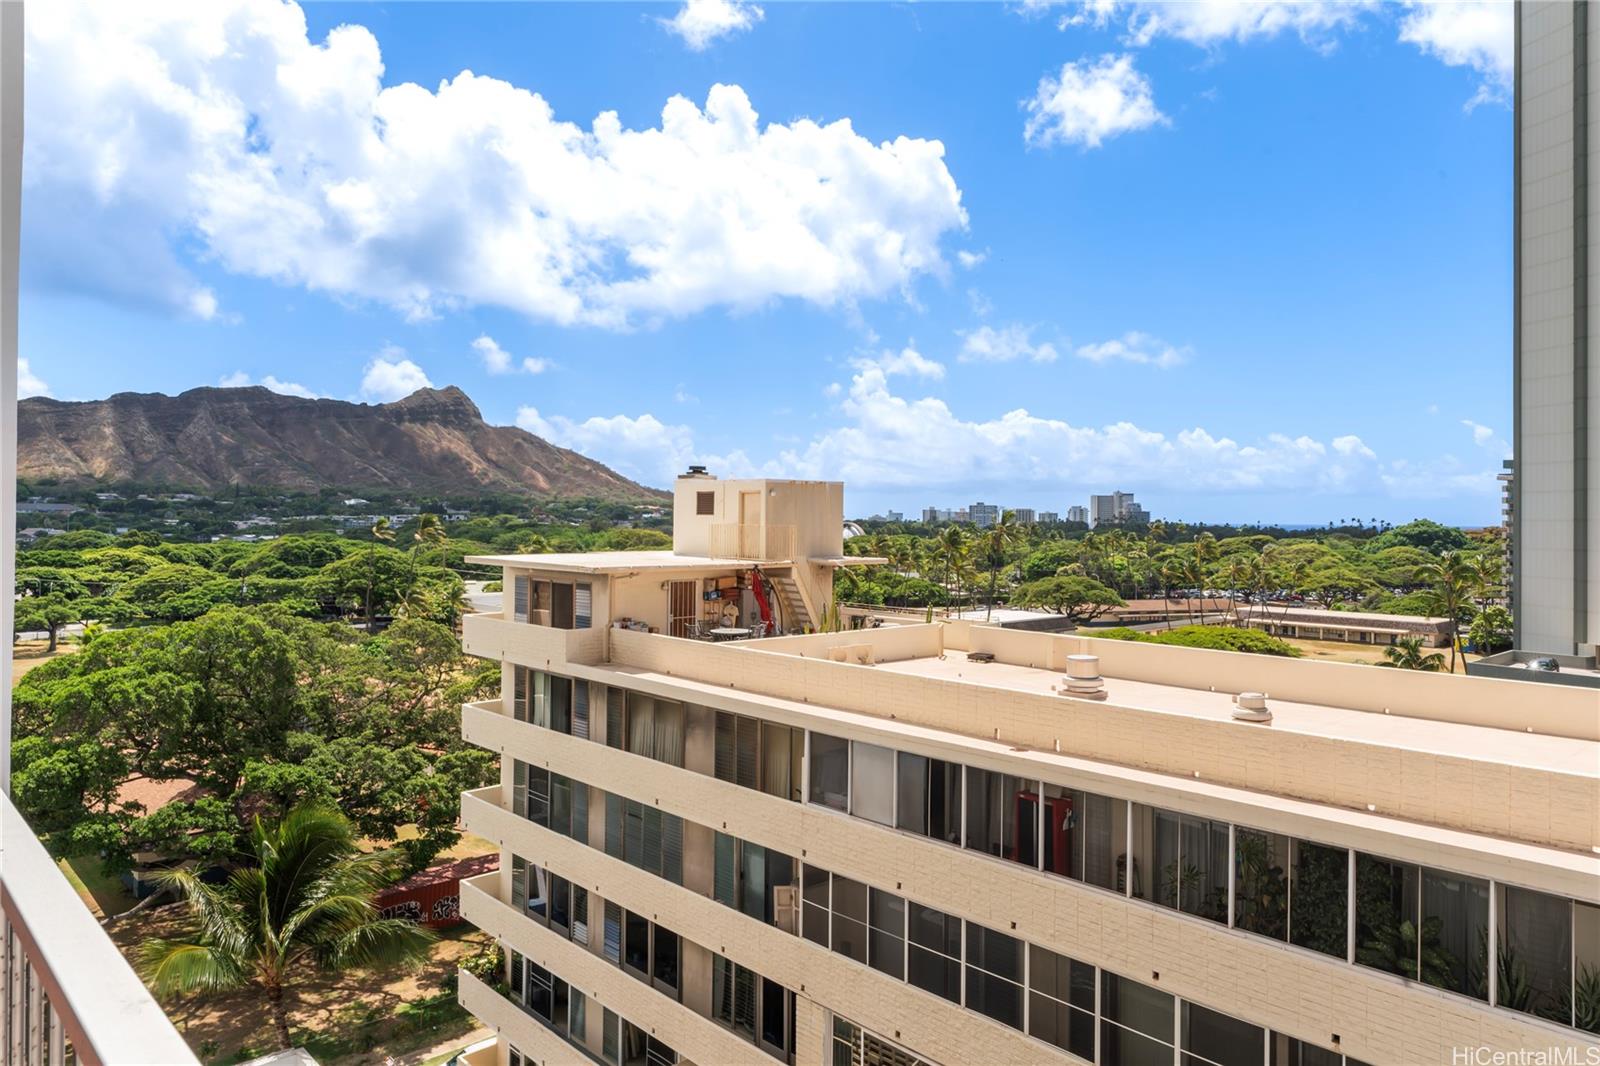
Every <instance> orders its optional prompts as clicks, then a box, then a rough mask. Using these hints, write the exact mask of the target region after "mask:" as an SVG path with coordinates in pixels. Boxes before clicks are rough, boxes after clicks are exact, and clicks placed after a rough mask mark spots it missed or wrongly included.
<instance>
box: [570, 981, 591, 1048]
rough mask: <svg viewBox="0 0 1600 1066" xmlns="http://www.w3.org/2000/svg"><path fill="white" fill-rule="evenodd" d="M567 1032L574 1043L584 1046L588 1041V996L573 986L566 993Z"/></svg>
mask: <svg viewBox="0 0 1600 1066" xmlns="http://www.w3.org/2000/svg"><path fill="white" fill-rule="evenodd" d="M567 996H568V1000H567V1002H568V1006H567V1032H568V1033H570V1034H571V1035H572V1040H573V1042H574V1043H577V1044H581V1045H583V1046H585V1047H587V1046H588V1042H589V997H587V996H585V995H584V994H583V993H582V992H580V991H579V990H578V989H576V988H574V989H572V990H571V991H570V992H568V993H567Z"/></svg>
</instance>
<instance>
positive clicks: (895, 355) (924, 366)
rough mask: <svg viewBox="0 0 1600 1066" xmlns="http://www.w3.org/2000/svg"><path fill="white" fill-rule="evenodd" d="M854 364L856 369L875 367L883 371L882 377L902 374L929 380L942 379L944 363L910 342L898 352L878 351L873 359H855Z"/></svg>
mask: <svg viewBox="0 0 1600 1066" xmlns="http://www.w3.org/2000/svg"><path fill="white" fill-rule="evenodd" d="M855 366H856V368H857V369H866V368H867V367H876V368H877V369H879V370H881V371H882V372H883V375H884V377H894V376H895V375H896V374H903V375H905V376H907V377H915V378H926V379H928V380H929V381H943V380H944V364H943V363H940V362H936V361H935V360H932V359H929V358H927V357H926V356H924V355H923V354H922V353H921V352H919V351H917V350H916V349H915V348H913V347H912V346H911V345H910V344H908V345H906V346H905V347H904V348H902V349H900V350H899V351H898V352H891V351H884V352H880V353H879V354H878V356H877V358H875V359H857V360H855Z"/></svg>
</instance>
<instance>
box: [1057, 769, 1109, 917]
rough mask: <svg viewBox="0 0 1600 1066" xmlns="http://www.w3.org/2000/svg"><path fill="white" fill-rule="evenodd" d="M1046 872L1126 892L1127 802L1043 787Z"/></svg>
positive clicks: (1091, 793)
mask: <svg viewBox="0 0 1600 1066" xmlns="http://www.w3.org/2000/svg"><path fill="white" fill-rule="evenodd" d="M1044 818H1045V824H1044V869H1045V870H1046V871H1047V872H1049V873H1053V874H1060V875H1061V876H1063V877H1070V878H1072V879H1073V880H1074V881H1082V882H1083V883H1084V884H1088V885H1094V886H1096V887H1097V888H1106V889H1111V890H1112V891H1115V892H1122V891H1124V881H1125V878H1126V873H1127V871H1126V865H1127V861H1128V802H1127V800H1119V799H1111V798H1109V797H1107V796H1100V795H1096V794H1095V793H1093V792H1084V791H1082V790H1080V789H1075V788H1065V787H1063V786H1061V785H1051V784H1047V785H1045V786H1044Z"/></svg>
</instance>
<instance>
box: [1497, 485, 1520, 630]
mask: <svg viewBox="0 0 1600 1066" xmlns="http://www.w3.org/2000/svg"><path fill="white" fill-rule="evenodd" d="M1500 466H1501V467H1502V470H1501V472H1500V473H1499V474H1498V475H1496V477H1497V479H1498V480H1499V482H1500V532H1501V534H1502V535H1501V538H1500V540H1501V543H1502V545H1503V550H1504V553H1505V554H1504V558H1503V560H1502V562H1501V570H1502V573H1501V578H1502V579H1503V580H1504V582H1505V590H1506V610H1508V611H1510V612H1512V614H1513V615H1515V614H1516V610H1517V601H1516V588H1517V582H1516V578H1515V577H1514V576H1513V573H1514V571H1513V564H1514V562H1515V559H1516V553H1515V552H1513V551H1512V550H1511V545H1512V542H1513V538H1514V535H1515V533H1516V528H1517V464H1516V460H1514V459H1507V460H1506V461H1505V462H1503V463H1501V464H1500Z"/></svg>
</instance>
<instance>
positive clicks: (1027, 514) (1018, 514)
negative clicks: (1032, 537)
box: [1011, 507, 1038, 526]
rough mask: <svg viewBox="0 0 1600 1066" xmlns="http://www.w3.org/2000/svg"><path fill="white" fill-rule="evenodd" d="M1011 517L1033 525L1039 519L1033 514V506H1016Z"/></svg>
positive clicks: (1024, 523)
mask: <svg viewBox="0 0 1600 1066" xmlns="http://www.w3.org/2000/svg"><path fill="white" fill-rule="evenodd" d="M1011 517H1012V518H1013V519H1015V520H1016V521H1017V522H1019V523H1021V524H1023V525H1030V526H1031V525H1033V523H1034V522H1036V521H1038V520H1037V519H1036V518H1034V516H1033V508H1032V507H1014V508H1012V509H1011Z"/></svg>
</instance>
